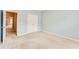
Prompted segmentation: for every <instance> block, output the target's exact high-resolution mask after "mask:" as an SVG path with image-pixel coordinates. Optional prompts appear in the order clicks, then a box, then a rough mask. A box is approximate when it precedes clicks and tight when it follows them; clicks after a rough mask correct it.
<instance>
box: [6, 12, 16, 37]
mask: <svg viewBox="0 0 79 59" xmlns="http://www.w3.org/2000/svg"><path fill="white" fill-rule="evenodd" d="M6 13H13V14H15V15H14V19H15V20H16V32H15V34H16V36H17V12H11V11H6ZM14 22H15V21H13V23H14ZM13 26H15V24H13ZM5 31H6V30H5Z"/></svg>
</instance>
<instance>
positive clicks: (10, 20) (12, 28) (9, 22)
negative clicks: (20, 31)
mask: <svg viewBox="0 0 79 59" xmlns="http://www.w3.org/2000/svg"><path fill="white" fill-rule="evenodd" d="M16 35H17V13H15V12H6V37H14V36H16Z"/></svg>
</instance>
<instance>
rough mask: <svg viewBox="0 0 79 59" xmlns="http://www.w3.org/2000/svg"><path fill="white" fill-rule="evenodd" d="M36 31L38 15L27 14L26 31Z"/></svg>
mask: <svg viewBox="0 0 79 59" xmlns="http://www.w3.org/2000/svg"><path fill="white" fill-rule="evenodd" d="M37 31H38V16H37V15H33V14H29V15H28V16H27V33H32V32H37Z"/></svg>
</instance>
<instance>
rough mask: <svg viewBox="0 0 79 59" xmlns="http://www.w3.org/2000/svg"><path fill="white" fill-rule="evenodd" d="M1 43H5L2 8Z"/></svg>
mask: <svg viewBox="0 0 79 59" xmlns="http://www.w3.org/2000/svg"><path fill="white" fill-rule="evenodd" d="M1 43H3V10H1Z"/></svg>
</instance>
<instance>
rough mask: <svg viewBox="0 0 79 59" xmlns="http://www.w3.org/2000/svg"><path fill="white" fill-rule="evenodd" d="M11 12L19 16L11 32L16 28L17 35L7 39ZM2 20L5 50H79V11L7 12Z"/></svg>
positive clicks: (3, 47) (2, 40)
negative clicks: (7, 25) (7, 27)
mask: <svg viewBox="0 0 79 59" xmlns="http://www.w3.org/2000/svg"><path fill="white" fill-rule="evenodd" d="M7 11H8V12H9V13H16V15H17V16H15V19H16V20H17V21H15V22H11V23H9V22H8V24H9V25H10V28H11V27H12V26H14V27H13V28H14V29H13V31H14V30H15V31H14V32H13V34H15V35H16V36H12V37H11V34H9V35H10V36H9V38H6V35H7V32H8V31H7V29H6V24H7V21H6V19H7V18H6V17H8V16H7V15H6V12H7ZM0 18H1V19H0V22H1V24H0V26H1V27H2V28H1V29H0V32H1V34H0V38H1V44H0V48H1V49H72V48H74V49H77V48H79V10H3V11H0ZM12 18H13V17H9V20H10V21H12ZM12 24H13V25H12Z"/></svg>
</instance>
